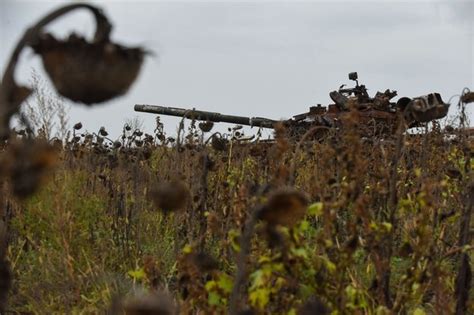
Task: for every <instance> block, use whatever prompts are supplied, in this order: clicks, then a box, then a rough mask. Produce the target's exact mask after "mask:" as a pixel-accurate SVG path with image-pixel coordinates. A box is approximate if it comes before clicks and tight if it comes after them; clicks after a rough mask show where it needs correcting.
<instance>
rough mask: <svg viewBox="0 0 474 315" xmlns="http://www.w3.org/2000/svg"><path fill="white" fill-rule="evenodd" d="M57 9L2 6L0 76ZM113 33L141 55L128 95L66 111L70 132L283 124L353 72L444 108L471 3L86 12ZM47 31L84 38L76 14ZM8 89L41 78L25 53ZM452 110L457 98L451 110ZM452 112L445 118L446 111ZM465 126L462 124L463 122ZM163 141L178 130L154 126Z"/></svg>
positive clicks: (463, 52) (149, 4)
mask: <svg viewBox="0 0 474 315" xmlns="http://www.w3.org/2000/svg"><path fill="white" fill-rule="evenodd" d="M62 3H67V1H9V0H0V41H1V45H0V70H1V71H2V72H3V70H4V69H5V64H6V62H7V57H9V55H10V53H11V51H12V49H13V47H14V45H15V43H16V41H17V40H18V39H19V38H20V36H21V34H22V33H23V31H24V30H25V28H26V27H27V26H29V25H31V24H33V22H35V21H37V20H38V19H39V18H40V17H41V16H42V15H44V14H45V13H47V12H48V11H50V10H51V9H54V8H56V7H58V6H59V5H61V4H62ZM93 3H95V4H97V5H99V6H101V7H102V8H103V9H104V11H105V13H106V14H107V16H108V17H109V18H110V19H111V21H112V22H113V24H114V26H115V27H114V30H113V33H112V37H113V39H114V40H116V41H117V42H120V43H123V44H126V45H132V46H133V45H143V46H145V47H146V48H148V49H151V50H153V51H154V52H155V53H156V55H157V57H154V58H148V59H147V60H146V62H145V64H144V67H143V70H142V72H141V74H140V77H139V79H138V81H137V82H136V83H135V84H134V86H132V88H131V90H130V92H129V93H128V94H127V95H126V96H124V97H121V98H117V99H114V100H112V101H110V102H108V103H106V104H104V105H100V106H97V107H94V108H92V109H89V108H86V107H85V106H83V105H78V104H74V105H73V106H72V108H71V117H72V118H71V123H75V122H77V121H82V122H83V124H84V126H85V127H86V128H87V129H89V130H97V129H98V128H99V127H100V126H102V125H105V126H106V127H107V128H108V129H109V130H110V131H112V133H113V134H116V135H117V134H118V133H119V131H120V130H121V127H122V125H123V123H124V121H125V120H126V119H127V118H132V117H134V116H136V115H139V116H140V117H141V118H143V119H144V122H145V126H146V129H147V130H148V131H150V132H151V131H152V129H153V127H154V124H153V115H147V114H141V113H135V112H134V111H133V105H134V104H136V103H140V104H142V103H147V104H160V105H168V106H176V107H189V108H192V107H196V108H198V109H203V110H211V111H219V112H222V113H229V114H236V115H249V116H264V117H265V116H267V117H269V118H274V119H279V118H289V117H291V116H293V115H295V114H299V113H302V112H304V111H306V110H307V108H308V107H309V106H311V105H315V104H317V103H321V104H328V103H330V99H329V96H328V93H329V92H330V91H331V90H334V89H337V88H338V87H339V85H340V84H342V83H348V84H350V83H349V82H348V80H347V73H348V72H351V71H357V72H358V73H359V79H360V81H361V83H364V84H366V85H367V87H368V88H369V89H370V90H369V92H370V93H371V94H373V93H375V92H376V91H378V90H382V91H383V90H385V89H387V88H390V89H395V90H397V91H398V94H399V96H418V95H423V94H427V93H430V92H435V91H436V92H440V93H441V95H442V97H443V99H444V100H445V101H448V99H449V98H450V97H451V96H453V95H455V94H459V93H460V92H461V90H462V89H463V88H464V87H470V88H471V89H474V62H473V60H474V40H473V39H474V31H473V24H474V1H454V0H451V1H442V2H435V1H409V2H402V1H334V0H333V1H301V2H293V1H291V2H290V1H288V2H274V1H246V2H228V1H226V2H224V1H211V2H191V1H183V2H176V1H173V2H163V1H142V2H140V1H131V0H130V1H94V2H93ZM50 30H51V31H52V32H53V33H55V34H58V35H62V36H65V35H66V34H68V33H69V32H70V31H72V30H75V31H76V32H79V33H83V34H87V35H88V36H90V35H91V34H92V33H93V31H94V24H93V20H92V18H91V17H90V16H89V15H88V13H87V12H86V11H84V12H78V13H73V14H71V15H70V17H69V18H66V19H62V20H59V21H57V22H55V23H54V24H53V25H52V26H51V27H50ZM20 64H21V66H20V68H19V71H18V73H17V78H18V81H20V82H22V83H26V82H28V81H29V80H30V77H31V72H32V69H35V70H36V71H37V72H39V73H40V74H41V75H43V76H45V74H44V72H43V69H42V66H41V63H40V62H39V60H38V58H37V57H35V56H34V55H33V54H32V53H31V52H27V53H25V54H24V55H23V58H22V61H21V63H20ZM453 100H454V102H457V98H456V99H453ZM452 107H453V108H452V109H451V110H453V111H454V107H455V106H452ZM471 120H472V115H471ZM164 121H165V123H166V125H167V126H168V130H171V131H173V130H174V129H175V127H176V125H177V124H178V122H179V120H178V119H176V118H167V119H165V120H164Z"/></svg>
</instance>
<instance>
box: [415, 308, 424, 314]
mask: <svg viewBox="0 0 474 315" xmlns="http://www.w3.org/2000/svg"><path fill="white" fill-rule="evenodd" d="M413 315H426V312H425V311H424V310H423V309H421V308H417V309H416V310H415V311H414V312H413Z"/></svg>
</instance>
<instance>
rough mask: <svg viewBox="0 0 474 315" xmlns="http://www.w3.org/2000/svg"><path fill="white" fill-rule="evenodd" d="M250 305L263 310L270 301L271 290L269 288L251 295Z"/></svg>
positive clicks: (258, 290)
mask: <svg viewBox="0 0 474 315" xmlns="http://www.w3.org/2000/svg"><path fill="white" fill-rule="evenodd" d="M249 299H250V304H251V305H252V306H254V307H256V308H258V309H260V310H263V309H264V308H265V306H266V305H267V304H268V302H269V301H270V290H269V289H268V288H261V289H257V290H255V291H253V292H251V293H250V295H249Z"/></svg>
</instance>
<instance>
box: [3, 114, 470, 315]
mask: <svg viewBox="0 0 474 315" xmlns="http://www.w3.org/2000/svg"><path fill="white" fill-rule="evenodd" d="M355 127H356V126H354V128H346V129H344V130H343V131H341V132H337V133H336V132H335V133H333V134H329V135H328V136H327V137H326V138H325V139H318V141H315V140H312V139H311V138H310V137H307V141H297V140H292V139H291V138H288V137H287V136H286V130H285V129H284V128H283V127H281V126H280V127H278V128H277V129H276V132H275V141H273V142H260V143H258V142H253V143H241V142H240V141H239V140H238V139H237V138H236V137H234V138H228V139H227V140H224V138H223V137H219V135H220V134H219V133H215V134H213V131H212V125H209V124H207V125H206V124H200V125H199V124H198V123H192V124H191V125H190V126H189V128H187V129H186V130H181V132H180V133H179V137H178V138H172V137H169V136H167V135H165V134H164V132H163V126H162V125H161V123H160V122H159V120H157V126H156V129H155V130H154V132H150V133H149V134H148V133H146V132H145V131H141V130H137V129H133V128H132V127H131V126H129V125H125V126H124V129H123V135H122V136H121V137H120V138H119V139H117V140H111V139H109V137H108V134H107V131H106V130H105V129H101V130H99V131H98V132H97V133H85V132H84V133H83V132H82V129H83V128H82V124H80V123H78V124H76V125H75V126H74V128H72V130H71V132H70V133H68V134H67V135H66V136H65V138H64V139H62V140H60V139H57V138H53V139H46V138H45V137H44V133H43V136H41V134H40V135H37V136H35V137H34V141H33V140H32V139H31V138H29V137H27V136H26V135H27V134H28V130H21V131H18V134H17V136H16V137H14V138H13V139H11V140H10V141H9V143H8V144H6V145H4V146H3V149H2V153H1V156H0V157H1V159H2V161H1V164H0V165H2V172H3V175H5V176H6V177H7V178H8V180H7V181H6V182H5V183H4V185H3V187H2V189H3V191H2V196H3V197H2V203H3V206H4V209H5V212H4V213H3V216H4V217H5V222H6V223H5V225H6V227H7V228H6V229H7V230H8V233H7V238H8V243H9V245H8V247H7V248H6V251H7V253H6V256H7V261H8V262H9V264H7V263H6V262H4V265H2V266H3V267H2V270H1V273H0V276H1V281H0V286H2V287H3V288H4V289H5V288H9V289H10V290H9V294H8V303H7V304H6V305H7V306H6V312H7V313H12V314H13V313H15V314H103V313H107V312H109V313H110V314H123V313H124V314H417V315H421V314H454V313H457V314H468V313H472V312H473V311H474V304H473V301H474V299H473V293H472V291H473V290H472V289H471V290H470V281H471V278H472V271H471V267H470V266H469V260H470V259H471V260H472V244H469V243H466V241H467V240H468V239H469V237H470V235H469V233H472V223H471V221H470V220H471V219H470V217H469V213H470V211H472V209H471V208H472V198H473V189H474V186H473V184H472V181H471V177H470V176H471V172H472V169H473V164H472V159H471V157H472V152H473V151H472V149H473V148H472V142H470V141H469V139H468V138H466V137H465V136H463V135H462V134H461V133H458V134H456V130H457V129H456V128H444V129H443V130H446V129H447V130H451V131H452V132H451V133H450V135H448V134H446V132H444V131H441V129H440V128H439V127H438V126H437V125H436V124H433V126H432V128H430V131H429V132H427V131H426V130H425V131H423V130H422V131H420V133H419V134H412V135H410V134H408V133H402V132H399V133H397V134H396V135H393V136H391V137H387V138H385V139H366V138H363V137H360V136H359V135H358V133H357V128H355ZM46 143H50V144H52V146H51V145H50V146H48V145H46ZM45 175H46V176H45ZM4 230H5V229H4ZM8 265H9V266H10V267H9V268H8ZM8 270H11V272H10V273H9V272H8Z"/></svg>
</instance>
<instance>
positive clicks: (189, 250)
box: [183, 244, 193, 254]
mask: <svg viewBox="0 0 474 315" xmlns="http://www.w3.org/2000/svg"><path fill="white" fill-rule="evenodd" d="M192 251H193V248H192V247H191V245H189V244H188V245H186V246H184V248H183V253H184V254H191V252H192Z"/></svg>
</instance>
